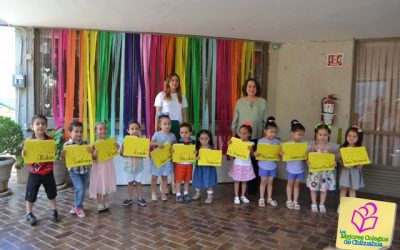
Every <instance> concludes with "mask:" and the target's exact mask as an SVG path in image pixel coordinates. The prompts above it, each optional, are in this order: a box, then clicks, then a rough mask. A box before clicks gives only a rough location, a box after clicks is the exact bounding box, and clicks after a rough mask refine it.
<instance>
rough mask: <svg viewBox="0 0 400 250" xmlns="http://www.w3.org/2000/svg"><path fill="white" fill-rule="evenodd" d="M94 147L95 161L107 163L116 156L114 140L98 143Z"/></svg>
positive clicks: (116, 150)
mask: <svg viewBox="0 0 400 250" xmlns="http://www.w3.org/2000/svg"><path fill="white" fill-rule="evenodd" d="M94 147H95V148H96V150H97V160H98V161H99V162H103V161H108V160H110V159H112V158H114V157H115V156H117V155H118V149H117V147H116V146H115V140H114V138H109V139H106V140H102V141H98V142H96V144H95V145H94Z"/></svg>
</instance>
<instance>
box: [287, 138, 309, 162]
mask: <svg viewBox="0 0 400 250" xmlns="http://www.w3.org/2000/svg"><path fill="white" fill-rule="evenodd" d="M282 151H283V157H282V160H283V161H302V160H307V143H295V142H286V143H283V144H282Z"/></svg>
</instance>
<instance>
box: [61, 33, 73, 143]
mask: <svg viewBox="0 0 400 250" xmlns="http://www.w3.org/2000/svg"><path fill="white" fill-rule="evenodd" d="M67 51H68V55H67V86H66V91H65V95H66V96H65V122H64V135H65V138H66V139H69V133H68V132H67V131H68V125H69V124H70V123H71V122H72V119H73V118H74V96H75V53H76V31H75V30H69V36H68V50H67Z"/></svg>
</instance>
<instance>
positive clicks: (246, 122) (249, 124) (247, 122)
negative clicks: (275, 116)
mask: <svg viewBox="0 0 400 250" xmlns="http://www.w3.org/2000/svg"><path fill="white" fill-rule="evenodd" d="M242 125H245V126H251V121H244V122H243V124H242Z"/></svg>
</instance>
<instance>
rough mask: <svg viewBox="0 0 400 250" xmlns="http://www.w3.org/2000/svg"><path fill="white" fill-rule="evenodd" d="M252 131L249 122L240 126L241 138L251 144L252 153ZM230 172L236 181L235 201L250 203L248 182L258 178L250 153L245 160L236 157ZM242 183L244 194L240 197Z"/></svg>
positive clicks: (237, 202) (235, 202)
mask: <svg viewBox="0 0 400 250" xmlns="http://www.w3.org/2000/svg"><path fill="white" fill-rule="evenodd" d="M252 132H253V129H252V128H251V126H250V125H249V124H247V123H246V124H243V125H242V126H241V127H240V128H239V138H240V139H241V140H242V141H244V142H247V143H248V144H249V149H250V153H252V150H251V149H252V147H253V145H254V143H253V142H250V141H249V140H250V138H251V133H252ZM228 174H229V176H230V177H232V179H233V181H234V190H235V198H234V200H233V203H234V204H237V205H238V204H240V202H243V203H244V204H247V203H249V202H250V201H249V200H248V199H247V198H246V196H245V194H246V189H247V182H248V181H250V180H252V179H254V178H256V175H255V174H254V170H253V165H252V164H251V159H250V155H249V156H248V157H247V159H245V160H242V159H239V158H235V160H234V161H233V164H232V167H231V168H230V169H229V172H228ZM240 183H241V184H242V195H241V196H240V198H239V186H240Z"/></svg>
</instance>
